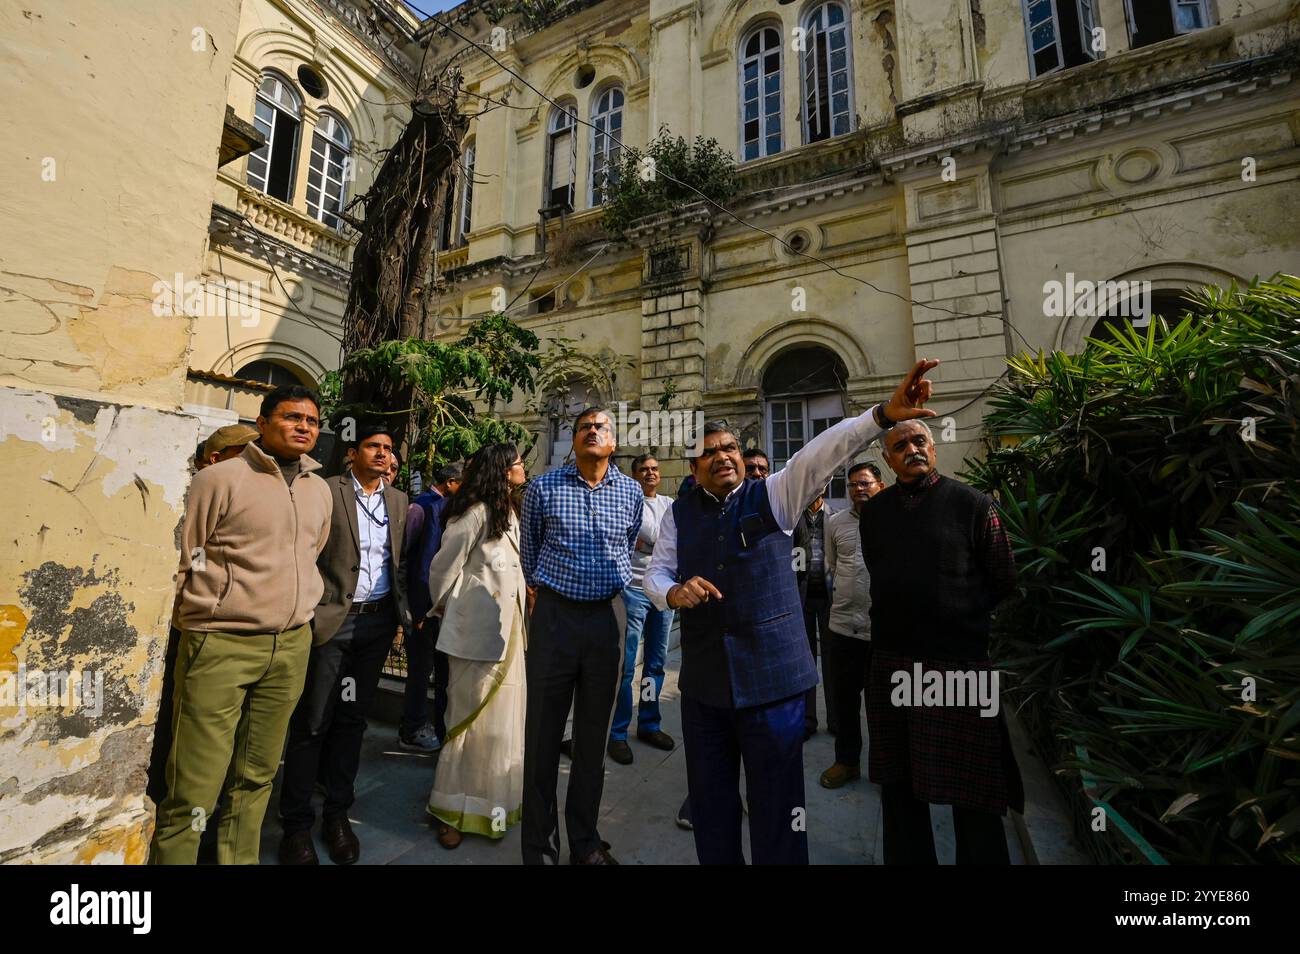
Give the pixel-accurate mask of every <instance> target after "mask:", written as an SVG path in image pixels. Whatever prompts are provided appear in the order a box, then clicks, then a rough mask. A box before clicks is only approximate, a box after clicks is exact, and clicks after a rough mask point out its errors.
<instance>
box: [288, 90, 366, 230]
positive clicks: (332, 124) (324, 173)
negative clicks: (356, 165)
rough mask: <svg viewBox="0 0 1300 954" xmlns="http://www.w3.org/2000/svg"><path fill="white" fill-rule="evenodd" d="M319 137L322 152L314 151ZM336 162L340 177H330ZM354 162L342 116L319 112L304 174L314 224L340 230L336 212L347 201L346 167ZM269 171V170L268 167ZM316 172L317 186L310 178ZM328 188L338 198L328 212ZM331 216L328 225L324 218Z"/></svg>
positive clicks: (339, 221)
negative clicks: (332, 166)
mask: <svg viewBox="0 0 1300 954" xmlns="http://www.w3.org/2000/svg"><path fill="white" fill-rule="evenodd" d="M317 136H319V137H320V139H321V141H322V142H323V144H324V149H323V150H318V149H317V148H316V146H317V142H316V137H317ZM332 159H337V162H335V163H334V164H335V165H338V166H339V174H338V175H337V176H334V175H331V173H330V165H331V160H332ZM352 161H354V160H353V159H352V130H350V129H349V128H348V124H347V123H345V122H344V121H343V119H342V117H340V116H338V115H336V114H335V113H333V112H331V111H330V110H324V109H323V110H321V112H320V118H319V119H318V120H317V122H316V128H315V129H313V130H312V135H311V157H310V158H309V159H308V172H307V214H308V215H310V216H311V217H312V218H313V219H315V220H316V221H317V222H320V223H322V224H323V225H328V226H330V227H331V228H335V229H337V228H339V227H340V226H341V225H342V219H340V218H339V217H338V213H339V212H340V211H342V209H343V206H344V204H345V203H346V202H347V198H348V180H347V173H348V166H349V164H350V163H351V162H352ZM268 168H269V167H268ZM313 173H315V174H317V175H318V176H319V177H320V185H319V186H313V185H312V184H311V176H312V174H313ZM330 185H336V186H338V190H339V198H338V202H339V205H338V209H329V208H327V207H326V203H327V201H328V200H329V194H328V193H329V190H328V187H329V186H330ZM313 191H314V192H315V193H316V198H315V199H313V198H312V192H313ZM330 216H332V217H333V218H334V222H333V223H330V222H329V221H327V218H328V217H330Z"/></svg>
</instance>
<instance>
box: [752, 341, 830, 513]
mask: <svg viewBox="0 0 1300 954" xmlns="http://www.w3.org/2000/svg"><path fill="white" fill-rule="evenodd" d="M847 382H848V371H847V369H846V368H845V366H844V362H843V361H842V360H841V359H840V357H839V356H838V355H836V354H834V353H833V352H831V351H829V350H827V349H826V348H822V347H819V346H816V345H812V346H796V347H793V348H790V349H788V350H786V351H783V352H782V353H781V354H780V355H778V356H777V358H776V359H775V360H774V361H773V362H772V363H771V364H770V365H768V367H767V369H766V370H765V371H764V372H763V386H762V395H763V418H764V421H765V422H766V427H765V428H764V432H765V434H766V440H767V446H766V447H765V448H764V449H765V450H766V451H767V453H768V454H770V455H771V460H772V470H773V471H774V472H775V471H777V470H780V469H781V468H782V467H784V466H785V464H786V462H787V461H788V460H789V459H790V458H791V457H793V456H794V454H795V452H796V451H798V450H799V449H800V448H801V447H803V446H804V445H805V444H807V443H808V441H810V440H812V439H813V438H814V437H816V436H817V435H818V434H820V433H821V432H822V431H824V430H826V429H827V428H828V427H830V426H832V425H833V424H838V423H839V422H840V421H842V420H843V419H844V391H845V387H846V384H847ZM827 500H828V501H829V502H830V503H832V505H833V506H834V508H835V509H839V508H840V507H841V506H847V486H846V479H845V475H844V474H843V473H840V474H838V475H836V477H835V478H834V480H832V481H831V489H830V493H829V495H828V497H827Z"/></svg>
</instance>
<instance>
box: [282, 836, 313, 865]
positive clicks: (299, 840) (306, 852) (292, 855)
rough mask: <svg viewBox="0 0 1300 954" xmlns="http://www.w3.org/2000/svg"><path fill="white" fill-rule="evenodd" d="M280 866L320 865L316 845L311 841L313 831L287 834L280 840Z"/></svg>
mask: <svg viewBox="0 0 1300 954" xmlns="http://www.w3.org/2000/svg"><path fill="white" fill-rule="evenodd" d="M280 864H282V865H318V864H320V859H319V858H317V857H316V845H315V844H314V843H313V842H312V840H311V830H310V829H308V830H306V831H292V832H285V835H284V837H283V838H281V839H280Z"/></svg>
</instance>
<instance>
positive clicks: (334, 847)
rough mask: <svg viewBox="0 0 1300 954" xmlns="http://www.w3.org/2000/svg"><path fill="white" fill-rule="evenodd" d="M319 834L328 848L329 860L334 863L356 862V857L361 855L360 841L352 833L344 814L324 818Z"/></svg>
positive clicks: (348, 863)
mask: <svg viewBox="0 0 1300 954" xmlns="http://www.w3.org/2000/svg"><path fill="white" fill-rule="evenodd" d="M320 835H321V840H322V841H324V842H325V847H326V848H327V849H328V850H329V853H330V861H332V862H334V863H335V864H336V865H352V864H356V861H357V859H358V858H360V857H361V842H360V841H358V840H357V836H356V835H354V834H353V833H352V826H351V825H350V824H348V818H347V816H346V815H340V816H339V817H338V818H326V819H325V820H324V822H323V823H322V824H321V830H320Z"/></svg>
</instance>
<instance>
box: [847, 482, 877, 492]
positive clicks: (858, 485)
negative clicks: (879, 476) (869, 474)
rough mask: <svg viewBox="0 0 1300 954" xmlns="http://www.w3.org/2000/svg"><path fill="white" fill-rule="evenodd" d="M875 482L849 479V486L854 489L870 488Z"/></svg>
mask: <svg viewBox="0 0 1300 954" xmlns="http://www.w3.org/2000/svg"><path fill="white" fill-rule="evenodd" d="M877 483H878V481H875V480H851V481H849V486H850V487H851V488H852V489H854V490H870V489H871V488H872V487H874V486H876V484H877Z"/></svg>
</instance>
